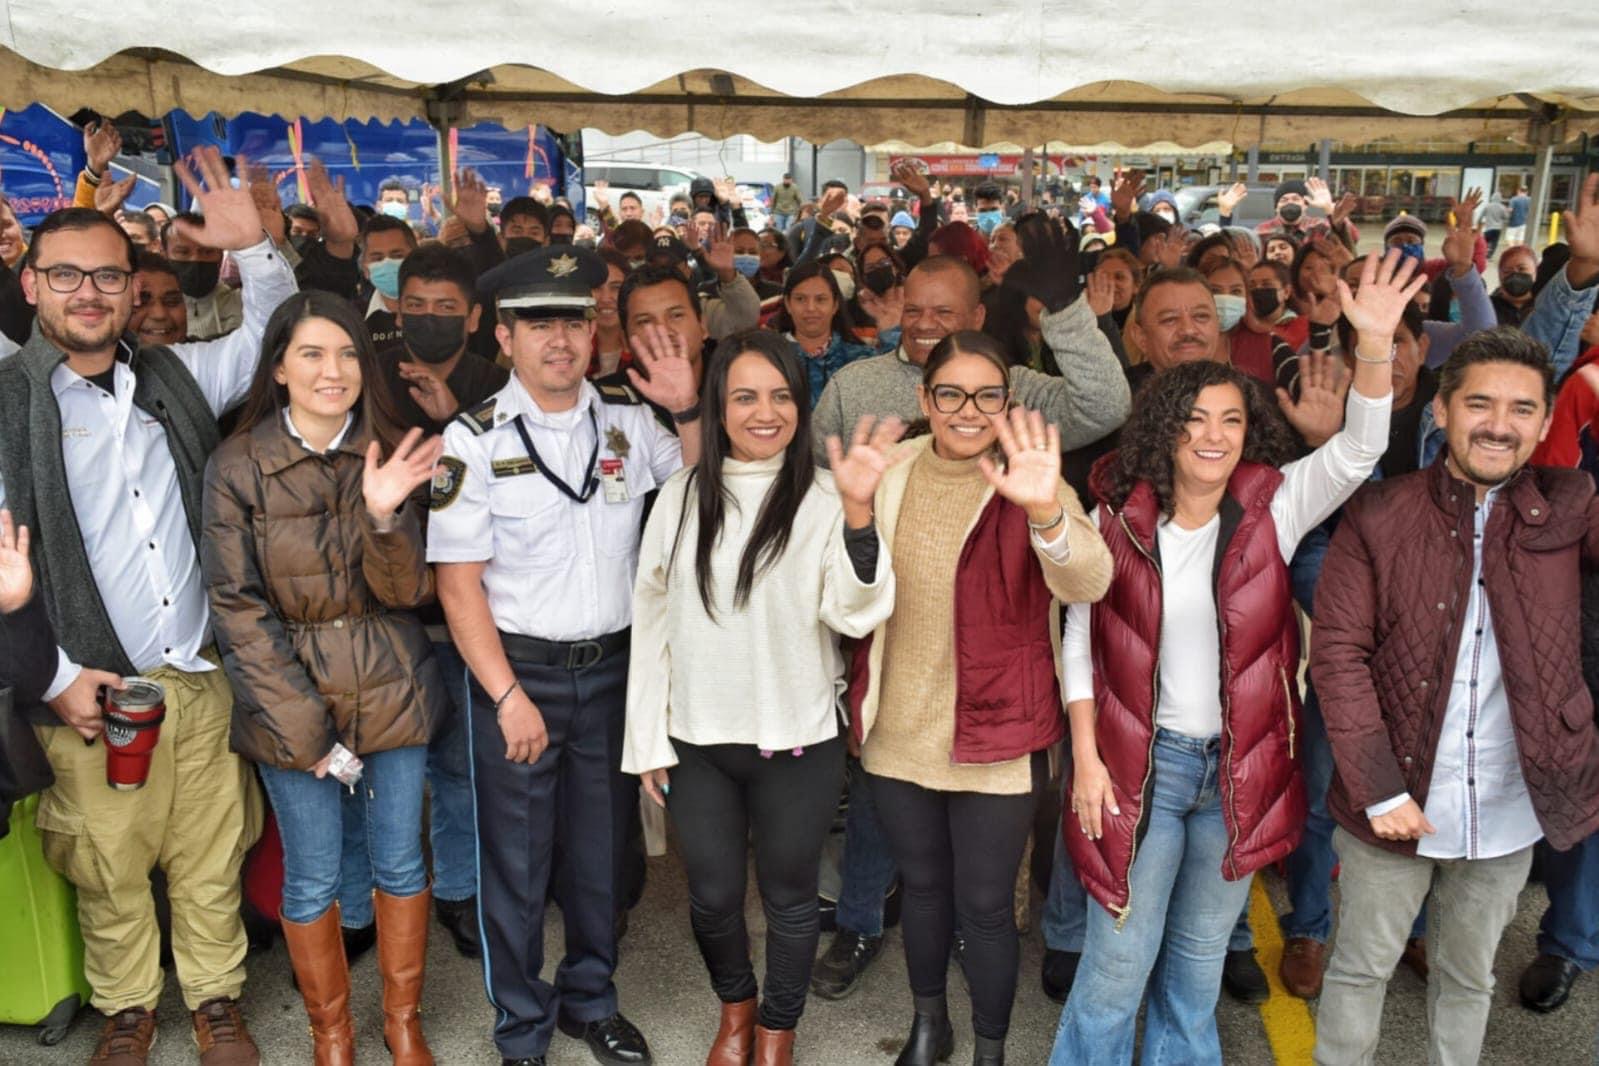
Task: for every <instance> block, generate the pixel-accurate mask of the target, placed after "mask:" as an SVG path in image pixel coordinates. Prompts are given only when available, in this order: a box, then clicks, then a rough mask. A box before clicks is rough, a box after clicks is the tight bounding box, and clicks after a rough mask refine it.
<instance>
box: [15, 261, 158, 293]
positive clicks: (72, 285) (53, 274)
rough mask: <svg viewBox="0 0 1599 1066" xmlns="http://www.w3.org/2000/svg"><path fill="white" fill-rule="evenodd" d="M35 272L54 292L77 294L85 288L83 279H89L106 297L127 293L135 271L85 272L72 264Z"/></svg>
mask: <svg viewBox="0 0 1599 1066" xmlns="http://www.w3.org/2000/svg"><path fill="white" fill-rule="evenodd" d="M33 272H34V273H35V274H39V275H41V276H43V278H44V281H45V284H46V285H48V286H50V290H51V291H52V292H59V293H73V292H77V291H78V290H79V289H80V288H82V287H83V279H84V278H88V279H89V280H90V282H92V283H93V285H94V287H95V289H97V290H98V291H99V292H100V293H101V294H102V295H105V296H116V295H118V294H119V293H123V292H126V291H127V288H128V280H129V279H130V278H132V277H133V271H131V270H123V269H122V268H121V267H109V266H107V267H94V268H93V269H91V270H85V269H84V268H82V267H78V266H73V265H72V264H71V263H57V264H56V265H55V266H47V267H34V268H33Z"/></svg>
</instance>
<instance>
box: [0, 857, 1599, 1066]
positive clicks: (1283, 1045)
mask: <svg viewBox="0 0 1599 1066" xmlns="http://www.w3.org/2000/svg"><path fill="white" fill-rule="evenodd" d="M1262 886H1263V891H1261V892H1257V904H1256V908H1255V915H1256V919H1257V921H1256V925H1257V929H1259V928H1260V927H1261V926H1262V925H1269V920H1268V918H1267V916H1268V915H1269V914H1270V907H1271V906H1272V905H1273V902H1275V905H1276V906H1281V905H1282V891H1281V886H1280V885H1279V884H1278V883H1277V882H1276V879H1275V878H1274V877H1271V876H1268V877H1266V878H1265V879H1263V881H1262ZM1543 902H1544V897H1543V890H1542V889H1541V888H1539V887H1538V886H1536V885H1533V886H1529V887H1528V888H1527V890H1526V892H1525V893H1524V894H1523V897H1522V906H1521V912H1520V914H1519V915H1518V916H1517V919H1516V922H1515V924H1514V925H1513V926H1512V927H1511V929H1510V930H1509V932H1507V933H1506V935H1505V939H1504V942H1503V943H1502V945H1501V947H1500V951H1499V965H1498V978H1499V987H1498V989H1497V991H1496V992H1495V993H1494V1011H1493V1016H1492V1018H1491V1020H1490V1022H1489V1026H1488V1039H1487V1046H1486V1048H1485V1051H1484V1054H1483V1060H1482V1061H1483V1062H1484V1063H1485V1064H1489V1066H1521V1064H1526V1066H1594V1064H1595V1062H1596V1058H1595V1054H1594V1039H1595V1030H1596V1028H1599V977H1592V976H1590V977H1585V978H1583V979H1582V980H1581V981H1579V982H1578V984H1577V988H1576V990H1575V992H1574V993H1573V995H1572V999H1571V1002H1570V1003H1569V1004H1567V1005H1566V1007H1565V1008H1564V1009H1563V1010H1561V1011H1559V1012H1557V1013H1555V1014H1552V1015H1548V1016H1542V1015H1535V1014H1532V1013H1530V1012H1528V1011H1526V1010H1524V1009H1523V1008H1522V1007H1521V1006H1520V1004H1519V1003H1518V1001H1517V999H1516V981H1517V979H1518V977H1519V976H1520V973H1521V969H1522V967H1523V966H1524V965H1525V964H1526V963H1527V962H1528V961H1529V960H1530V959H1531V958H1532V957H1533V954H1534V952H1535V950H1536V949H1535V947H1534V942H1533V938H1534V934H1535V933H1536V930H1537V923H1538V918H1539V916H1540V915H1541V913H1542V910H1543ZM1034 913H1035V914H1036V913H1037V910H1036V908H1035V911H1034ZM749 914H750V927H751V932H752V934H754V942H755V944H756V950H757V952H759V945H760V935H759V934H760V933H761V931H762V930H763V929H764V920H763V919H762V917H761V913H760V907H759V903H758V902H757V901H756V899H755V897H754V896H753V894H752V896H751V900H750V908H749ZM631 927H632V928H631V931H630V932H629V933H628V935H627V939H626V940H625V941H624V942H623V946H622V965H621V969H620V971H619V972H618V974H617V985H618V987H619V989H620V992H621V1002H622V1009H623V1011H624V1012H625V1013H626V1014H627V1015H628V1016H629V1017H630V1018H632V1019H633V1021H634V1022H636V1023H637V1024H638V1025H639V1027H640V1028H641V1029H643V1031H644V1033H645V1035H646V1036H647V1037H648V1038H649V1041H650V1044H651V1046H652V1048H653V1049H654V1051H655V1061H656V1062H657V1063H659V1064H661V1066H699V1064H700V1063H703V1062H704V1061H705V1050H706V1048H707V1047H708V1046H709V1044H710V1040H711V1036H712V1035H713V1034H714V1032H715V1028H716V1020H717V1007H716V1002H715V998H714V996H712V994H711V991H710V987H709V983H708V981H707V979H706V977H705V972H704V969H703V967H702V966H701V963H700V960H699V957H698V954H697V953H696V951H695V948H694V941H693V937H692V936H691V934H690V931H689V925H688V902H687V895H686V889H685V886H684V882H683V877H682V872H681V869H680V868H679V867H678V865H677V862H676V859H675V858H673V857H671V856H668V857H666V858H661V859H653V860H651V864H650V883H649V888H648V890H647V891H646V893H645V896H644V901H643V903H642V904H640V906H639V908H638V910H636V911H635V912H634V913H633V916H632V922H631ZM434 934H435V935H434V936H433V939H432V943H431V946H430V950H429V957H428V974H427V988H426V993H425V996H424V999H423V1004H424V1010H425V1017H424V1026H425V1028H426V1031H427V1034H428V1038H429V1040H430V1042H431V1043H432V1046H433V1051H434V1055H435V1057H436V1058H437V1060H438V1062H439V1063H440V1066H457V1064H461V1066H475V1064H482V1066H495V1064H497V1063H498V1062H499V1057H498V1055H497V1054H496V1053H495V1051H494V1047H493V1044H492V1043H491V1042H490V1039H489V1031H490V1026H491V1025H492V1011H491V1009H490V1007H489V1005H488V1003H487V1002H486V1001H485V999H484V997H483V983H482V974H481V970H480V968H479V964H478V963H475V962H471V961H468V960H467V959H463V958H461V957H460V956H458V955H456V954H455V952H454V950H453V949H452V948H451V947H450V945H449V944H448V942H447V941H446V939H445V937H444V935H443V933H442V931H440V930H438V929H437V928H435V930H434ZM1258 939H1259V941H1260V943H1261V953H1262V956H1263V958H1262V961H1263V963H1264V964H1265V966H1266V968H1267V970H1268V972H1273V973H1274V971H1275V966H1276V956H1275V954H1274V952H1275V950H1276V949H1275V948H1273V946H1272V944H1273V943H1274V942H1275V938H1274V937H1273V936H1272V935H1271V934H1270V931H1269V929H1266V930H1264V931H1262V932H1261V933H1260V935H1259V937H1258ZM545 943H546V944H548V945H550V946H551V947H552V948H553V947H554V946H556V945H559V944H561V943H562V939H561V929H560V915H559V913H558V912H555V911H552V912H551V915H550V925H549V928H548V929H547V935H546V939H545ZM1042 957H1043V945H1042V942H1041V941H1040V939H1039V935H1038V932H1037V930H1036V928H1035V929H1033V930H1031V931H1029V932H1028V933H1027V934H1026V936H1025V937H1024V939H1023V951H1022V972H1021V982H1020V988H1019V991H1018V994H1017V1001H1016V1010H1015V1014H1014V1016H1013V1019H1012V1023H1011V1039H1010V1044H1009V1048H1008V1052H1009V1057H1008V1061H1009V1062H1010V1063H1012V1066H1041V1064H1043V1063H1044V1062H1045V1061H1046V1060H1047V1058H1048V1055H1049V1047H1050V1043H1051V1041H1052V1039H1053V1036H1054V1031H1055V1024H1056V1020H1057V1019H1058V1017H1059V1014H1060V1008H1059V1007H1057V1006H1056V1005H1055V1004H1053V1003H1051V1002H1050V1001H1049V1000H1047V999H1046V998H1045V997H1044V994H1043V992H1042V990H1041V989H1040V987H1039V982H1038V973H1039V965H1040V961H1041V959H1042ZM249 968H250V983H249V986H248V987H247V988H246V991H245V1000H244V1007H245V1015H246V1018H247V1020H248V1021H249V1024H250V1027H251V1029H252V1031H253V1032H254V1034H255V1038H256V1040H257V1041H258V1043H259V1044H260V1046H261V1049H262V1053H263V1061H264V1062H265V1063H267V1064H269V1066H279V1064H282V1066H290V1064H298V1063H308V1062H310V1059H311V1056H310V1041H309V1038H308V1037H307V1035H306V1022H305V1012H304V1009H303V1008H302V1006H301V1005H300V1001H299V998H298V997H297V996H296V995H295V993H294V991H293V990H292V989H291V988H290V986H289V967H288V959H287V956H286V955H285V954H284V951H283V947H282V944H281V943H279V944H278V945H276V946H274V947H273V948H272V949H271V950H269V951H264V952H258V953H256V954H253V955H252V956H251V957H250V960H249ZM759 968H760V961H759V958H757V973H759ZM550 971H551V972H553V963H552V964H551V967H550ZM353 982H354V991H353V995H352V1002H353V1005H354V1010H355V1019H356V1039H357V1051H358V1060H357V1061H358V1063H359V1064H360V1066H381V1064H384V1063H387V1062H388V1061H389V1057H388V1055H386V1054H385V1053H384V1051H383V1040H382V1020H381V1012H380V1009H379V995H380V989H379V983H378V975H377V967H376V959H375V958H374V957H373V956H372V955H368V956H366V957H365V958H363V959H361V961H360V962H359V963H357V964H356V966H355V970H354V975H353ZM950 1000H951V1014H952V1016H953V1018H954V1022H955V1030H956V1034H957V1044H956V1052H955V1057H954V1058H953V1059H952V1060H951V1062H953V1063H956V1064H957V1066H958V1064H960V1063H962V1062H964V1061H969V1058H970V1055H971V1037H970V1029H969V1020H970V1013H969V1010H968V1007H967V1005H966V1002H965V995H964V985H963V984H962V983H961V978H960V977H959V975H958V974H957V973H956V972H955V971H954V970H953V969H952V970H951V975H950ZM910 1013H911V1009H910V993H909V990H908V988H907V986H906V983H905V964H904V956H903V954H902V952H901V950H900V942H899V936H898V933H897V932H891V933H890V935H889V943H888V944H887V946H886V947H885V949H884V951H883V954H882V955H881V956H880V957H879V959H878V961H877V963H876V964H875V965H874V966H873V968H872V969H871V971H870V972H869V973H868V974H867V975H866V977H865V978H864V979H863V980H862V983H861V986H860V987H859V989H858V990H857V991H856V992H855V993H854V994H853V995H852V996H851V997H850V998H848V999H845V1000H843V1001H841V1002H838V1003H827V1002H823V1001H820V1000H815V999H813V1000H812V1001H811V1002H810V1005H809V1007H808V1008H807V1010H806V1014H805V1017H804V1019H803V1020H802V1021H801V1023H800V1034H799V1039H798V1043H797V1052H796V1059H797V1061H799V1062H801V1063H802V1064H808V1066H856V1064H858V1066H889V1064H891V1063H892V1062H893V1059H894V1056H895V1055H896V1054H897V1053H898V1051H899V1046H900V1042H901V1041H902V1040H903V1039H904V1036H905V1032H906V1029H907V1027H908V1025H909V1023H910ZM1312 1014H1313V1009H1310V1010H1307V1008H1306V1007H1305V1005H1303V1004H1301V1003H1300V1001H1298V1000H1294V999H1292V998H1291V997H1287V996H1286V995H1285V994H1283V993H1281V991H1280V990H1279V991H1278V993H1277V995H1276V996H1275V997H1274V998H1273V1000H1272V1001H1271V1002H1269V1003H1268V1004H1266V1005H1265V1006H1264V1007H1261V1008H1252V1007H1245V1006H1242V1005H1240V1004H1237V1003H1234V1002H1232V1001H1230V1000H1228V999H1227V997H1226V996H1225V995H1223V997H1222V1002H1221V1005H1220V1008H1219V1010H1218V1012H1217V1021H1218V1025H1219V1028H1220V1031H1221V1039H1222V1047H1223V1050H1224V1053H1225V1057H1226V1061H1227V1062H1228V1063H1229V1064H1233V1063H1237V1064H1239V1066H1258V1064H1269V1063H1274V1062H1282V1063H1299V1062H1306V1061H1308V1054H1307V1051H1306V1049H1307V1048H1308V1047H1309V1043H1308V1041H1309V1040H1310V1039H1312V1037H1311V1036H1310V1033H1309V1029H1308V1026H1309V1024H1310V1017H1311V1015H1312ZM97 1030H98V1024H97V1020H96V1018H95V1017H94V1016H93V1015H92V1014H84V1015H82V1016H80V1018H79V1020H78V1024H77V1026H76V1027H75V1028H74V1030H73V1031H72V1033H71V1035H70V1036H69V1037H68V1038H67V1040H66V1041H65V1042H64V1043H62V1044H61V1045H59V1046H57V1047H54V1048H44V1047H40V1046H39V1045H38V1044H37V1043H36V1042H35V1040H34V1037H33V1032H32V1030H29V1029H23V1028H17V1027H10V1026H0V1063H4V1064H6V1066H60V1064H62V1063H84V1062H86V1061H87V1060H88V1057H89V1054H90V1053H91V1051H92V1050H93V1048H94V1041H95V1036H96V1033H97ZM195 1061H196V1060H195V1050H194V1043H193V1040H192V1038H191V1036H190V1030H189V1024H188V1018H187V1017H186V1016H185V1014H184V1011H183V1009H182V1004H181V1001H180V999H179V996H178V990H177V987H176V983H175V982H174V981H173V980H171V978H170V977H169V979H168V984H167V990H166V999H165V1000H164V1002H163V1006H162V1009H161V1012H160V1039H159V1040H158V1041H157V1044H156V1047H155V1051H154V1054H153V1055H152V1057H151V1063H152V1064H153V1066H179V1064H189V1063H193V1062H195ZM549 1061H550V1063H551V1066H578V1064H583V1063H589V1062H592V1061H593V1060H592V1059H591V1058H590V1056H589V1054H588V1052H587V1050H586V1049H585V1048H584V1047H583V1046H582V1045H580V1044H578V1043H576V1042H574V1041H571V1040H568V1039H566V1038H565V1037H562V1036H559V1035H557V1037H556V1040H555V1044H554V1046H553V1047H552V1048H551V1054H550V1060H549ZM1426 1061H1427V1053H1426V1001H1425V988H1424V987H1423V985H1422V983H1421V982H1420V981H1419V980H1418V979H1417V978H1416V977H1415V976H1414V975H1413V974H1411V973H1410V972H1409V971H1407V970H1403V969H1402V970H1401V971H1400V972H1399V973H1398V974H1396V975H1395V977H1394V979H1393V982H1392V984H1391V985H1390V986H1389V995H1388V1002H1387V1008H1386V1010H1385V1012H1384V1016H1383V1044H1382V1048H1381V1052H1380V1054H1379V1055H1378V1062H1379V1063H1380V1064H1382V1066H1416V1064H1420V1063H1425V1062H1426Z"/></svg>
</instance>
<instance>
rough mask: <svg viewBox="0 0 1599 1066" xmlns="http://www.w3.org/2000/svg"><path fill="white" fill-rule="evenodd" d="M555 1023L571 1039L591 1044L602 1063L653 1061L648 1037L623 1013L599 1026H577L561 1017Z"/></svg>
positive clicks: (600, 1023)
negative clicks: (645, 1037) (647, 1041)
mask: <svg viewBox="0 0 1599 1066" xmlns="http://www.w3.org/2000/svg"><path fill="white" fill-rule="evenodd" d="M555 1023H556V1025H557V1026H559V1027H560V1030H561V1032H563V1033H565V1034H566V1035H567V1036H569V1037H571V1038H572V1039H574V1040H581V1041H583V1042H584V1043H585V1044H587V1045H588V1046H589V1052H590V1054H592V1055H593V1056H594V1057H595V1058H596V1059H598V1060H599V1061H600V1062H607V1063H624V1064H629V1066H631V1064H634V1063H647V1062H649V1061H651V1060H650V1046H649V1045H648V1044H646V1043H645V1042H644V1034H643V1033H641V1032H639V1031H638V1027H637V1026H635V1025H634V1024H633V1023H632V1022H630V1021H628V1020H627V1019H626V1018H624V1017H622V1015H621V1013H620V1012H618V1013H616V1014H613V1015H611V1016H610V1017H609V1018H602V1019H600V1020H599V1021H597V1022H575V1021H571V1020H569V1019H567V1018H560V1017H557V1018H556V1020H555Z"/></svg>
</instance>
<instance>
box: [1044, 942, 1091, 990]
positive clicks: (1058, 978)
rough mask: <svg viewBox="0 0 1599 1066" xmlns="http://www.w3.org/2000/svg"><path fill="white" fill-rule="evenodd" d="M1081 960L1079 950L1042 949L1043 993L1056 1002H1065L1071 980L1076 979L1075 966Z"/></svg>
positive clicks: (1070, 988) (1081, 954)
mask: <svg viewBox="0 0 1599 1066" xmlns="http://www.w3.org/2000/svg"><path fill="white" fill-rule="evenodd" d="M1082 961H1083V953H1082V952H1081V951H1054V950H1052V949H1050V948H1045V949H1044V995H1046V996H1048V997H1049V998H1050V999H1052V1000H1054V1001H1055V1002H1056V1003H1065V1002H1066V997H1067V996H1068V995H1070V994H1071V990H1072V982H1073V981H1075V980H1077V966H1078V964H1079V963H1081V962H1082Z"/></svg>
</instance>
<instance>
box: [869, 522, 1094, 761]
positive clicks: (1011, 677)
mask: <svg viewBox="0 0 1599 1066" xmlns="http://www.w3.org/2000/svg"><path fill="white" fill-rule="evenodd" d="M954 584H955V664H954V666H955V749H954V750H953V751H952V752H950V758H951V759H953V760H954V761H955V762H957V763H997V762H1006V761H1008V760H1010V759H1016V758H1020V757H1021V756H1023V755H1031V754H1032V753H1033V752H1035V751H1042V750H1043V749H1045V748H1047V747H1049V746H1050V745H1051V744H1053V743H1055V742H1056V741H1057V740H1059V739H1061V737H1063V736H1065V735H1066V718H1065V714H1064V712H1063V710H1062V708H1061V702H1060V681H1059V679H1058V678H1057V677H1056V675H1055V647H1054V643H1053V641H1052V640H1051V631H1050V606H1051V604H1053V603H1054V601H1055V595H1054V593H1052V592H1050V591H1049V586H1048V585H1047V584H1045V583H1044V571H1043V569H1042V568H1041V567H1040V566H1039V563H1038V558H1037V557H1036V556H1035V555H1034V554H1033V542H1032V537H1031V535H1030V534H1029V532H1028V529H1027V512H1026V511H1023V510H1022V509H1021V508H1020V507H1017V506H1016V505H1015V504H1013V503H1011V502H1009V501H1008V500H1006V499H1005V498H1004V497H1003V496H1000V495H999V494H998V493H995V494H994V496H993V497H992V498H991V499H990V500H989V501H988V503H987V505H986V506H984V508H983V511H982V513H981V514H980V515H978V518H977V523H976V525H974V526H973V527H972V531H971V533H969V534H968V535H967V537H966V543H965V544H964V545H962V546H961V554H960V562H959V563H958V564H957V565H956V568H955V581H954ZM872 639H873V638H872V637H867V638H866V639H865V640H862V641H860V642H859V643H858V644H856V645H855V650H854V654H853V656H852V657H851V660H850V670H849V709H850V728H851V729H852V730H853V731H854V733H855V737H856V739H857V740H859V739H860V735H861V701H862V700H864V699H865V698H866V688H867V685H868V684H869V683H870V680H871V678H870V677H869V671H870V656H871V647H872Z"/></svg>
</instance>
